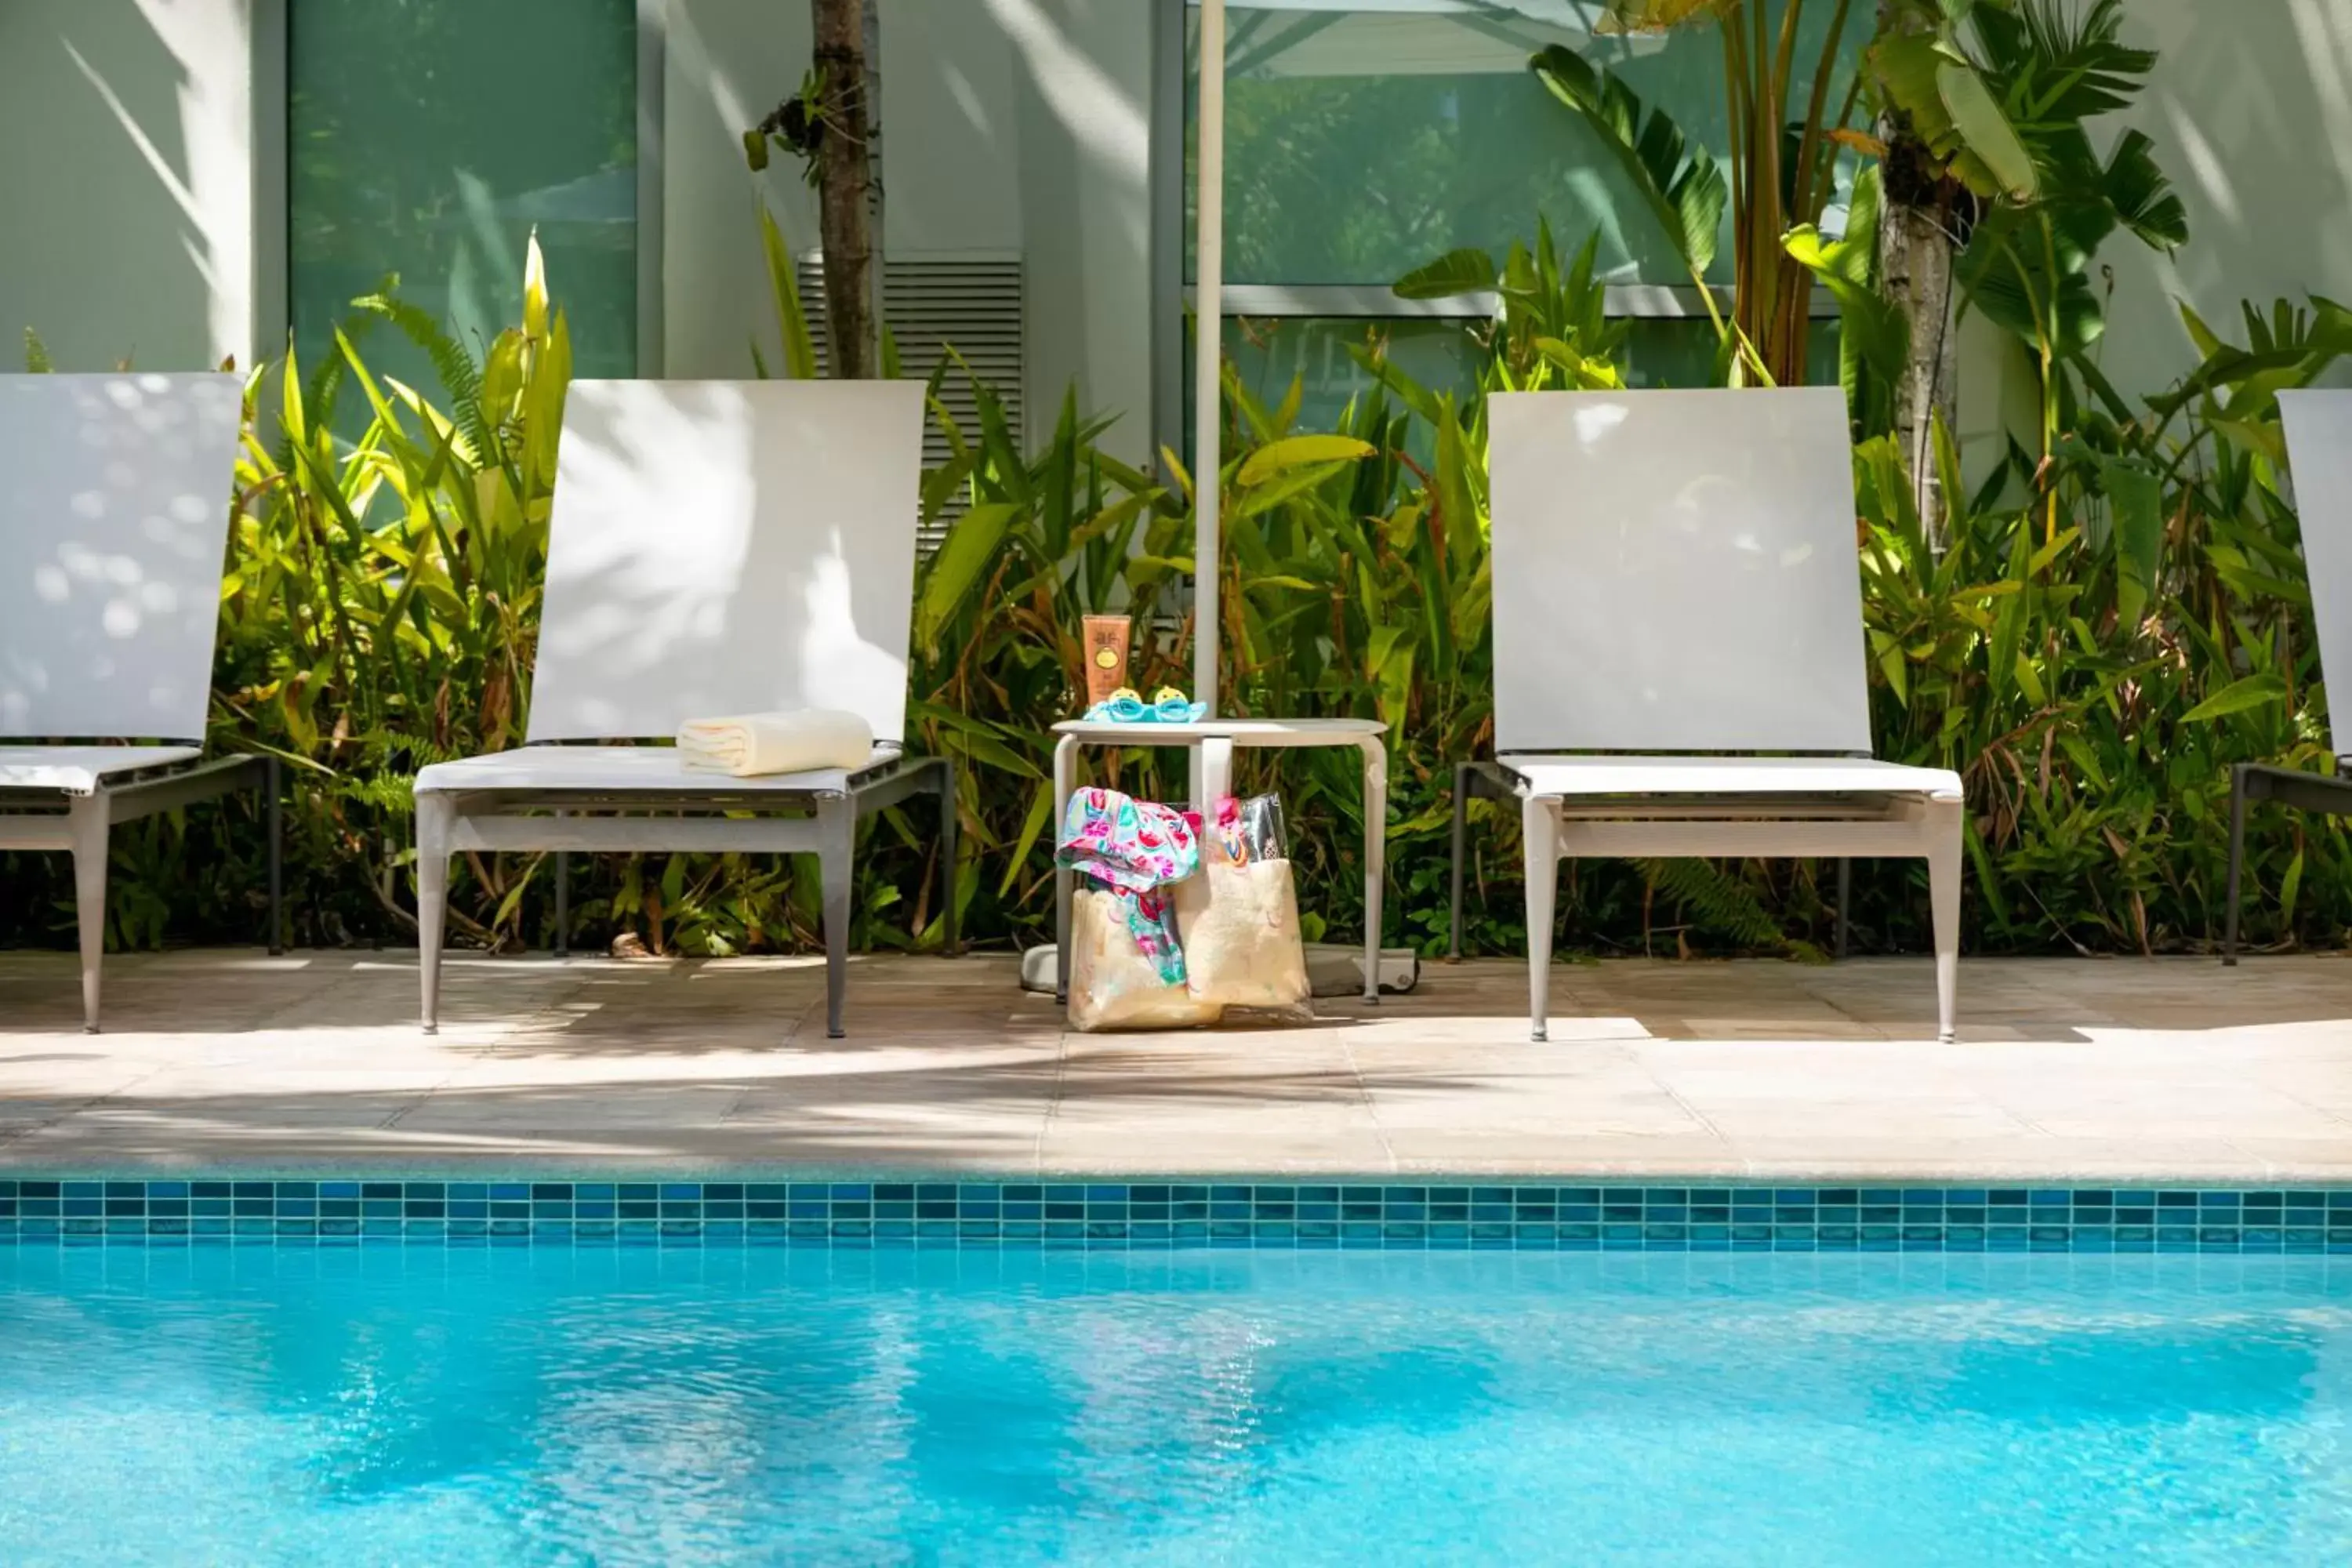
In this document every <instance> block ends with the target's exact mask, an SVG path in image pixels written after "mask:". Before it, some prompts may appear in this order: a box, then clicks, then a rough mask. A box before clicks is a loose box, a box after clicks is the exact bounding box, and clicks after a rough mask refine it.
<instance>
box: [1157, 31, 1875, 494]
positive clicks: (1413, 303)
mask: <svg viewBox="0 0 2352 1568" xmlns="http://www.w3.org/2000/svg"><path fill="white" fill-rule="evenodd" d="M1151 3H1152V5H1153V6H1154V13H1153V17H1152V23H1153V26H1152V44H1153V49H1152V60H1151V87H1152V90H1151V161H1150V175H1149V177H1150V213H1151V240H1150V244H1151V301H1152V320H1151V359H1152V407H1151V429H1152V438H1153V440H1154V442H1155V443H1156V444H1157V445H1159V446H1161V447H1166V448H1167V449H1168V450H1170V451H1173V452H1181V451H1184V450H1185V449H1186V440H1187V437H1188V429H1187V424H1186V414H1187V407H1186V404H1185V399H1184V395H1183V383H1184V374H1185V357H1186V353H1187V350H1188V348H1189V345H1190V341H1191V336H1192V334H1191V331H1190V330H1189V326H1190V322H1191V320H1192V307H1193V299H1194V294H1193V289H1192V284H1191V283H1189V282H1187V281H1185V279H1184V247H1185V241H1186V238H1187V229H1186V213H1187V211H1188V207H1187V205H1186V203H1185V200H1184V196H1185V192H1184V169H1185V151H1186V145H1187V121H1186V119H1185V104H1186V102H1187V99H1188V95H1189V92H1190V89H1191V86H1192V83H1191V81H1190V79H1189V71H1188V62H1187V59H1186V53H1187V50H1186V38H1187V36H1188V22H1189V18H1190V12H1191V11H1192V9H1193V8H1194V7H1195V6H1197V5H1199V3H1200V0H1151ZM1231 3H1232V4H1234V5H1246V3H1247V0H1231ZM1605 288H1606V295H1605V298H1606V310H1607V311H1608V315H1609V318H1610V320H1612V321H1621V320H1624V321H1642V320H1653V321H1658V320H1663V321H1679V320H1683V319H1685V318H1689V317H1704V316H1705V315H1706V305H1705V303H1704V302H1703V300H1701V297H1700V294H1699V289H1698V286H1697V285H1696V284H1692V283H1683V284H1666V283H1611V284H1608V285H1606V286H1605ZM1708 291H1709V292H1710V293H1712V294H1713V295H1714V296H1715V300H1716V303H1717V307H1718V308H1719V309H1720V310H1723V311H1724V313H1725V314H1726V315H1728V314H1729V313H1730V310H1731V308H1732V302H1733V300H1734V298H1735V294H1736V291H1735V289H1733V288H1732V287H1731V286H1730V285H1728V284H1715V285H1712V286H1711V287H1710V288H1709V290H1708ZM1222 293H1223V316H1224V321H1234V320H1235V319H1237V318H1241V317H1247V318H1250V319H1252V320H1255V321H1268V320H1272V321H1281V320H1285V319H1289V318H1297V317H1315V318H1321V319H1345V320H1353V321H1371V322H1377V321H1426V320H1431V319H1439V320H1454V321H1489V320H1492V319H1493V317H1494V314H1495V310H1496V304H1497V302H1498V301H1497V298H1496V295H1495V294H1494V293H1492V292H1491V291H1490V292H1483V293H1476V294H1465V295H1460V296H1457V297H1455V298H1454V299H1450V300H1401V299H1399V298H1398V297H1397V296H1396V294H1395V293H1394V292H1392V291H1391V289H1387V288H1385V287H1383V286H1382V285H1380V284H1377V283H1328V284H1281V283H1232V282H1228V283H1226V284H1225V285H1224V287H1223V291H1222ZM1811 313H1812V317H1813V319H1814V320H1815V321H1824V320H1832V319H1834V318H1835V317H1836V315H1837V302H1836V301H1835V300H1832V299H1830V298H1829V297H1828V295H1827V292H1826V291H1825V290H1823V289H1814V290H1813V296H1812V312H1811ZM1222 325H1223V323H1220V326H1221V328H1222Z"/></svg>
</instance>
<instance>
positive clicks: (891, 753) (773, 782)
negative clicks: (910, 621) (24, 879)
mask: <svg viewBox="0 0 2352 1568" xmlns="http://www.w3.org/2000/svg"><path fill="white" fill-rule="evenodd" d="M901 756H902V753H901V752H900V751H899V750H898V747H896V746H877V747H875V748H874V755H873V756H872V757H871V758H870V759H869V760H868V761H867V762H866V765H865V766H864V767H862V768H859V769H856V770H855V772H853V771H852V770H850V769H847V768H818V769H815V770H814V771H812V772H808V773H766V774H755V775H753V776H751V777H750V778H737V777H735V776H733V775H732V774H729V773H712V772H709V771H708V770H707V769H699V768H689V767H686V766H683V765H681V764H680V763H679V761H678V754H677V747H675V746H524V747H522V748H520V749H519V750H516V751H511V752H487V753H485V754H484V755H481V756H478V757H464V758H461V759H459V760H458V761H457V762H454V763H434V764H433V765H432V766H431V767H429V768H426V769H425V770H424V771H423V772H422V773H418V774H417V775H416V788H417V790H418V792H419V793H420V794H422V793H427V792H433V791H441V792H449V793H457V792H463V791H467V790H498V791H502V792H503V791H513V790H538V789H544V790H556V791H562V792H566V793H571V792H578V791H588V792H608V793H611V794H614V795H627V794H630V793H632V792H637V791H649V792H652V793H654V794H657V795H662V796H664V797H667V798H675V797H677V796H680V795H709V796H711V797H712V798H714V799H717V798H721V797H730V796H738V795H846V794H847V793H849V789H850V784H851V780H852V779H853V778H859V777H863V776H865V775H866V774H868V773H872V772H874V771H875V770H876V769H877V768H881V767H884V766H887V764H889V763H896V762H898V761H899V760H900V758H901ZM0 766H5V752H0Z"/></svg>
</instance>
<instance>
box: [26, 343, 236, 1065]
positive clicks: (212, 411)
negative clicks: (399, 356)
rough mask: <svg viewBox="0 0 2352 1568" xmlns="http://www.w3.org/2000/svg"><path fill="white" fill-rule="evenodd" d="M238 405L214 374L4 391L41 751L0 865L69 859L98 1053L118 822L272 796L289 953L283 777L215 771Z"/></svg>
mask: <svg viewBox="0 0 2352 1568" xmlns="http://www.w3.org/2000/svg"><path fill="white" fill-rule="evenodd" d="M242 395H243V392H242V387H241V384H240V383H239V382H238V380H237V378H236V376H234V375H227V374H194V375H156V374H129V373H123V374H113V375H6V376H0V472H5V474H6V476H7V478H6V481H5V485H0V736H20V737H28V738H32V739H33V740H34V741H35V742H37V743H29V744H24V743H15V742H0V849H49V850H64V851H66V852H68V853H69V854H71V855H72V856H73V859H74V906H75V914H76V918H77V920H78V922H79V926H80V935H81V1005H82V1026H83V1027H84V1028H86V1029H88V1030H89V1032H90V1033H92V1034H96V1033H97V1032H98V1015H99V980H100V963H101V960H102V959H103V957H104V955H105V951H106V862H107V853H108V842H107V841H108V837H109V830H110V828H111V827H112V826H113V825H114V824H116V823H118V822H131V821H134V820H136V819H137V818H139V817H142V816H152V815H153V814H154V813H156V812H159V811H169V810H172V809H173V808H174V807H177V806H183V805H189V804H191V803H193V802H195V801H200V800H207V799H210V798H212V797H213V796H215V795H226V794H227V793H229V792H230V791H232V790H239V789H264V790H267V791H268V815H269V949H270V951H271V952H277V951H278V941H279V935H280V924H279V920H278V876H279V871H278V865H279V861H278V787H277V777H278V773H277V768H278V764H277V762H276V759H274V758H264V757H253V756H229V757H216V758H214V759H212V760H210V761H206V760H205V755H204V743H205V711H206V710H207V709H208V708H209V707H210V706H211V700H212V670H213V637H214V634H215V631H216V630H217V629H218V626H219V625H220V598H221V561H222V557H223V555H224V554H225V553H226V550H227V546H228V517H229V498H230V492H231V491H232V490H233V489H235V488H236V447H237V440H238V430H239V404H240V401H241V399H242ZM55 742H78V743H74V744H58V743H55ZM141 742H145V743H141Z"/></svg>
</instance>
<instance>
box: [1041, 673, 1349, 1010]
mask: <svg viewBox="0 0 2352 1568" xmlns="http://www.w3.org/2000/svg"><path fill="white" fill-rule="evenodd" d="M1387 732H1388V726H1387V725H1385V724H1382V723H1380V722H1378V721H1374V720H1370V719H1204V720H1202V721H1200V722H1198V723H1195V724H1110V723H1103V724H1097V723H1090V722H1088V721H1086V720H1084V719H1072V720H1068V721H1065V722H1063V723H1059V724H1056V725H1055V726H1054V733H1055V734H1056V735H1058V736H1060V737H1061V739H1060V740H1058V741H1056V742H1055V745H1054V820H1053V824H1052V827H1053V833H1054V836H1055V842H1056V844H1057V845H1058V843H1059V841H1060V837H1061V832H1062V821H1063V818H1064V817H1066V816H1067V815H1068V813H1069V808H1070V795H1071V794H1072V792H1073V789H1074V788H1075V785H1076V773H1077V753H1078V748H1079V747H1080V746H1182V747H1184V748H1185V749H1186V750H1187V751H1188V752H1190V757H1189V759H1188V763H1189V766H1188V769H1187V779H1188V783H1189V786H1190V791H1191V794H1192V805H1194V806H1195V807H1199V808H1203V809H1205V807H1206V806H1207V805H1208V804H1209V803H1212V802H1214V801H1217V800H1221V799H1223V797H1224V796H1225V795H1229V794H1231V793H1232V791H1231V788H1230V784H1231V781H1232V778H1233V775H1234V747H1236V746H1265V747H1285V746H1353V747H1355V748H1356V749H1357V750H1359V751H1360V752H1363V754H1364V1000H1365V1001H1366V1002H1368V1003H1371V1004H1374V1005H1377V1004H1378V1003H1379V1001H1380V999H1381V995H1380V973H1381V879H1382V874H1383V869H1384V867H1385V864H1386V860H1387V857H1388V815H1389V754H1388V748H1387V747H1385V746H1383V745H1382V744H1381V736H1382V735H1383V734H1385V733H1387ZM1072 887H1073V882H1072V879H1071V874H1070V873H1069V872H1067V871H1065V870H1059V869H1057V870H1055V873H1054V945H1055V952H1056V958H1055V968H1054V994H1055V997H1057V998H1058V999H1060V1000H1061V1001H1064V1002H1067V1001H1068V1000H1069V995H1070V895H1071V890H1072Z"/></svg>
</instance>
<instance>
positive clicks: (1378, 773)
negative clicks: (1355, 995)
mask: <svg viewBox="0 0 2352 1568" xmlns="http://www.w3.org/2000/svg"><path fill="white" fill-rule="evenodd" d="M1363 749H1364V1002H1365V1004H1366V1005H1368V1006H1375V1007H1376V1006H1378V1005H1380V1001H1381V892H1382V890H1383V889H1384V888H1385V887H1386V885H1387V882H1388V844H1389V753H1388V748H1387V747H1385V746H1383V745H1381V742H1380V738H1379V737H1378V736H1376V735H1367V736H1365V737H1364V740H1363Z"/></svg>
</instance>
